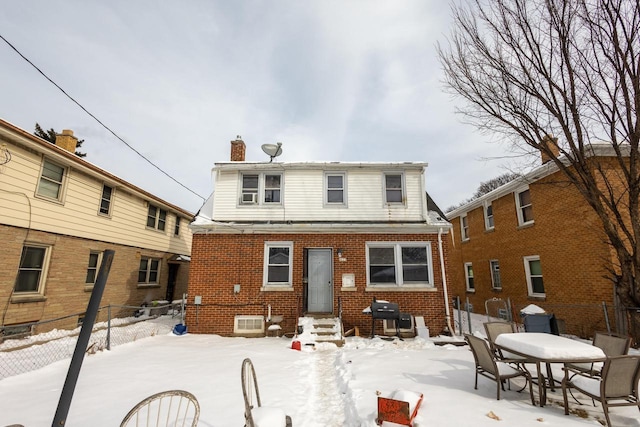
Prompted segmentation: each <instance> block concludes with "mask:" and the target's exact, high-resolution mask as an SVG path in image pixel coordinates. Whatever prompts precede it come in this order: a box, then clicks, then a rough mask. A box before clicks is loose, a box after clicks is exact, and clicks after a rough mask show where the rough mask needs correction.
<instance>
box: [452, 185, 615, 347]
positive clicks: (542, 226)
mask: <svg viewBox="0 0 640 427" xmlns="http://www.w3.org/2000/svg"><path fill="white" fill-rule="evenodd" d="M529 190H530V194H531V200H532V206H533V215H534V221H535V222H534V224H533V225H531V226H525V227H519V226H518V219H517V214H516V203H515V196H514V194H513V193H509V194H507V195H505V196H502V197H500V198H499V199H496V200H493V203H492V206H493V213H494V223H495V229H494V230H493V231H485V226H484V213H483V208H482V207H478V208H476V209H473V210H472V211H469V212H468V213H467V219H468V224H469V234H470V239H469V240H468V241H466V242H462V241H461V238H460V218H455V219H452V223H453V226H454V229H455V245H454V248H453V250H452V252H451V258H450V266H451V278H452V280H451V282H452V283H451V289H452V296H454V297H455V296H459V297H460V298H461V300H462V302H463V303H464V301H465V299H466V298H467V297H468V298H469V301H470V302H471V303H472V304H473V306H474V311H475V312H478V313H483V314H484V312H485V301H486V300H488V299H490V298H494V297H495V298H501V299H504V300H506V299H507V298H509V299H510V300H511V303H512V305H513V306H514V307H515V308H518V309H521V308H523V307H524V306H526V305H528V304H536V305H538V306H541V307H543V308H545V307H550V311H555V314H556V316H557V317H559V318H562V319H564V320H565V321H566V324H567V327H568V330H567V332H571V333H577V334H580V335H588V334H589V333H590V331H592V330H593V329H604V328H605V325H604V324H603V323H602V317H598V320H597V321H596V320H594V319H593V318H590V316H589V315H587V314H586V313H589V311H586V310H581V309H580V307H577V305H580V304H583V305H594V307H596V306H597V305H599V304H601V303H602V301H605V302H606V303H607V304H610V305H612V304H613V285H612V283H611V281H609V280H608V279H606V278H604V276H605V275H606V274H607V271H606V267H607V266H610V265H611V264H610V260H611V258H610V253H609V250H608V247H607V245H606V243H605V236H604V234H603V233H602V231H601V230H602V227H601V225H599V220H598V219H597V218H596V216H595V214H593V213H592V211H591V208H590V207H589V206H588V205H587V204H586V203H585V202H584V200H583V198H582V196H581V195H580V194H579V193H578V191H577V190H576V189H575V187H573V186H571V185H569V184H568V183H567V182H564V181H563V179H562V177H561V176H560V174H559V173H556V174H554V175H550V176H548V177H546V178H544V179H541V180H539V181H537V182H535V183H532V184H530V185H529ZM530 255H538V256H540V263H541V267H542V275H543V281H544V287H545V293H546V297H545V298H537V297H531V296H528V290H527V282H526V275H525V269H524V261H523V257H525V256H530ZM492 259H497V260H498V261H499V263H500V275H501V279H502V290H500V291H498V290H493V289H492V282H491V273H490V269H489V261H490V260H492ZM466 262H472V263H473V270H474V281H475V292H467V291H466V281H465V272H464V263H466ZM562 305H566V306H562ZM570 306H576V307H570ZM596 312H597V308H596Z"/></svg>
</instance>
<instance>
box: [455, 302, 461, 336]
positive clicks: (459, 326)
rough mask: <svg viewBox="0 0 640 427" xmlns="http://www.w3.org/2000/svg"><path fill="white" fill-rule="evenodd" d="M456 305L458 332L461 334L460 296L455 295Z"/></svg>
mask: <svg viewBox="0 0 640 427" xmlns="http://www.w3.org/2000/svg"><path fill="white" fill-rule="evenodd" d="M456 307H458V332H460V335H462V307H461V306H460V297H459V296H458V297H456Z"/></svg>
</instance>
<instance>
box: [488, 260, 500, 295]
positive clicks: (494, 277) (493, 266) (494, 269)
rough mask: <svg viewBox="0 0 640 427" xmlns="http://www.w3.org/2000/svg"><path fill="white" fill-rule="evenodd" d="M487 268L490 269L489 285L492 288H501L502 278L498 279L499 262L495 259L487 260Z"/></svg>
mask: <svg viewBox="0 0 640 427" xmlns="http://www.w3.org/2000/svg"><path fill="white" fill-rule="evenodd" d="M489 270H490V271H491V287H492V288H493V289H502V280H501V279H500V263H499V262H498V260H497V259H492V260H491V261H489Z"/></svg>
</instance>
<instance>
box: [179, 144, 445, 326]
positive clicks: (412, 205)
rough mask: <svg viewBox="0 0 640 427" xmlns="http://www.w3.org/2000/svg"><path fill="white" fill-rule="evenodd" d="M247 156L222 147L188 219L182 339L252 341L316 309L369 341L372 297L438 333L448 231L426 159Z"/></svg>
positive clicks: (442, 314) (241, 147)
mask: <svg viewBox="0 0 640 427" xmlns="http://www.w3.org/2000/svg"><path fill="white" fill-rule="evenodd" d="M245 149H246V147H245V144H244V142H243V141H242V140H241V139H239V138H238V139H237V140H235V141H231V161H230V162H220V163H216V164H215V167H214V168H213V175H214V180H215V191H214V193H213V195H212V198H211V200H210V201H209V203H208V204H206V205H205V206H204V207H203V209H202V210H201V211H200V213H199V214H198V216H197V217H196V220H195V221H194V222H193V223H192V224H191V229H192V231H193V246H192V258H191V271H190V276H189V297H188V298H189V300H188V303H189V307H190V308H189V310H187V316H186V321H187V326H188V328H189V332H194V333H214V334H220V335H225V336H234V335H242V336H260V335H264V333H265V321H267V320H269V318H270V317H269V316H270V315H274V316H276V315H277V316H282V318H283V320H282V322H281V326H282V328H283V330H284V331H285V332H287V331H294V330H295V329H296V326H297V321H298V317H299V316H301V315H303V314H308V313H325V314H332V315H334V316H338V315H339V314H342V320H343V326H344V328H345V330H348V329H351V328H353V327H355V326H357V327H358V328H359V330H360V332H361V334H369V333H370V332H371V322H372V320H371V316H369V315H367V314H364V313H363V312H362V311H363V309H366V308H367V307H368V306H369V305H370V304H371V301H372V300H373V298H374V297H375V298H376V299H379V300H386V301H390V302H394V303H397V304H398V305H399V307H400V310H401V311H403V312H407V313H410V314H411V315H413V316H423V317H424V319H425V323H426V326H428V327H429V329H430V331H432V332H435V333H439V332H440V331H442V330H443V329H444V328H445V326H446V318H445V315H446V312H447V310H448V307H447V308H445V301H446V300H447V298H446V297H445V292H446V277H447V274H446V268H447V267H446V266H447V253H448V251H449V243H448V241H449V239H445V238H443V235H446V234H447V233H448V232H449V230H450V224H449V223H448V222H447V221H446V220H444V219H443V215H442V214H441V213H438V212H437V211H438V210H437V207H436V206H435V204H434V203H433V201H431V200H430V199H429V198H428V196H426V191H425V183H424V171H425V168H426V164H425V163H417V162H415V163H414V162H406V163H339V162H304V163H281V162H266V161H265V162H248V161H245ZM194 303H197V305H196V307H195V308H194V309H191V307H192V304H194ZM376 328H380V326H376ZM381 331H382V330H381V329H376V332H377V333H378V332H381Z"/></svg>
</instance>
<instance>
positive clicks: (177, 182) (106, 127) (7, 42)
mask: <svg viewBox="0 0 640 427" xmlns="http://www.w3.org/2000/svg"><path fill="white" fill-rule="evenodd" d="M0 39H2V40H3V41H4V42H5V43H6V44H8V45H9V47H10V48H11V49H13V50H14V51H15V52H16V53H17V54H18V55H20V56H21V57H22V59H24V60H25V61H27V62H28V63H29V64H30V65H31V66H32V67H33V68H35V69H36V70H37V71H38V72H39V73H40V74H42V75H43V76H44V78H45V79H47V80H49V82H51V84H53V85H54V86H55V87H57V88H58V89H59V90H60V91H61V92H62V93H64V94H65V96H66V97H67V98H69V99H70V100H71V101H73V102H74V103H75V104H76V105H77V106H78V107H80V108H81V109H82V110H83V111H84V112H85V113H87V114H88V115H89V116H91V117H92V118H93V119H94V120H95V121H96V122H98V123H100V125H101V126H102V127H103V128H105V129H106V130H107V131H109V132H110V133H111V134H112V135H113V136H115V137H116V138H117V139H119V140H120V141H121V142H122V143H123V144H124V145H126V146H127V147H129V149H131V150H132V151H133V152H134V153H136V154H137V155H138V156H140V157H142V158H143V159H144V160H146V161H147V163H149V164H150V165H151V166H153V167H154V168H156V169H157V170H159V171H160V172H162V173H163V174H164V175H166V176H167V177H168V178H169V179H171V180H172V181H174V182H175V183H176V184H178V185H180V186H181V187H182V188H184V189H185V190H187V191H189V192H191V193H193V194H195V195H196V196H198V197H200V198H201V199H202V200H203V201H204V200H206V199H205V198H204V197H203V196H201V195H200V194H198V193H196V192H195V191H193V190H192V189H190V188H189V187H187V186H186V185H184V184H183V183H181V182H180V181H178V180H177V179H175V178H174V177H172V176H171V175H169V174H168V173H167V172H165V171H163V170H162V169H160V167H159V166H157V165H156V164H155V163H153V162H152V161H151V160H149V159H147V158H146V157H145V156H144V155H143V154H142V153H140V152H139V151H138V150H136V149H135V148H133V147H132V146H131V145H129V143H127V141H125V140H124V139H122V138H120V136H119V135H118V134H116V133H115V132H114V131H112V130H111V129H110V128H109V126H107V125H105V124H104V123H102V121H100V119H98V118H97V117H96V116H94V115H93V114H92V113H91V112H90V111H89V110H87V109H86V108H84V107H83V106H82V104H80V103H79V102H78V101H76V100H75V99H74V98H73V97H72V96H71V95H69V94H68V93H67V92H66V91H65V90H64V89H62V88H61V87H60V86H59V85H58V84H57V83H56V82H54V81H53V80H51V79H50V78H49V76H47V75H46V74H45V73H43V72H42V70H40V68H38V67H37V66H36V65H35V64H34V63H33V62H31V61H30V60H29V59H28V58H27V57H26V56H24V55H23V54H22V53H21V52H20V51H19V50H18V49H16V47H15V46H14V45H12V44H11V43H10V42H9V41H8V40H7V39H5V38H4V37H3V36H2V34H0Z"/></svg>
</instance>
